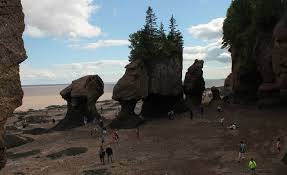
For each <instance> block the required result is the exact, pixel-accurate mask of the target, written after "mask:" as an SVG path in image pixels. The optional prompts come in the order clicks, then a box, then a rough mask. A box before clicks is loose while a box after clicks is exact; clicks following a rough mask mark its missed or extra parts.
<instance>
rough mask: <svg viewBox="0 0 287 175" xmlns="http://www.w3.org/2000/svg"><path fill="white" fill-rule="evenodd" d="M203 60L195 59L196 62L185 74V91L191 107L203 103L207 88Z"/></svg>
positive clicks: (187, 101)
mask: <svg viewBox="0 0 287 175" xmlns="http://www.w3.org/2000/svg"><path fill="white" fill-rule="evenodd" d="M203 64H204V61H203V60H197V59H196V60H195V61H194V64H193V65H192V66H190V67H189V68H188V70H187V72H186V74H185V79H184V87H183V88H184V93H185V96H186V103H187V104H188V106H189V108H191V106H193V105H201V103H202V95H203V92H204V90H205V81H204V78H203V71H202V68H203Z"/></svg>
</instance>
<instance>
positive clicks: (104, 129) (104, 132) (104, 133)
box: [102, 127, 107, 144]
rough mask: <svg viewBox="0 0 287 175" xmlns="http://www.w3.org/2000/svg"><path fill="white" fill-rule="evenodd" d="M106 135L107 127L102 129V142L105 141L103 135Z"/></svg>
mask: <svg viewBox="0 0 287 175" xmlns="http://www.w3.org/2000/svg"><path fill="white" fill-rule="evenodd" d="M106 135H107V128H106V127H104V128H103V129H102V144H103V143H104V142H105V136H106Z"/></svg>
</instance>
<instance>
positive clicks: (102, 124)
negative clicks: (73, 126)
mask: <svg viewBox="0 0 287 175" xmlns="http://www.w3.org/2000/svg"><path fill="white" fill-rule="evenodd" d="M99 126H100V128H103V127H104V121H103V120H102V119H100V122H99Z"/></svg>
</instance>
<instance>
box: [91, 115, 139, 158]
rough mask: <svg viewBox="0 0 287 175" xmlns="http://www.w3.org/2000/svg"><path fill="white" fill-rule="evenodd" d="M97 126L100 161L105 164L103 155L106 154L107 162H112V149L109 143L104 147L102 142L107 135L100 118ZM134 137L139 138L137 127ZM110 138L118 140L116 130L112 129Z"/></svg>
mask: <svg viewBox="0 0 287 175" xmlns="http://www.w3.org/2000/svg"><path fill="white" fill-rule="evenodd" d="M99 127H100V133H101V146H100V149H99V157H100V161H101V163H102V164H105V156H106V155H107V160H108V163H109V162H113V149H112V148H111V146H110V145H108V146H107V147H106V149H105V148H104V144H105V142H106V140H105V138H106V136H107V135H108V133H107V128H106V127H104V122H103V120H102V119H100V120H99ZM97 131H98V129H97V128H95V131H93V130H92V131H91V135H93V132H97ZM136 137H137V139H139V138H140V129H139V127H137V128H136ZM112 139H113V143H118V142H119V139H120V137H119V133H118V130H112Z"/></svg>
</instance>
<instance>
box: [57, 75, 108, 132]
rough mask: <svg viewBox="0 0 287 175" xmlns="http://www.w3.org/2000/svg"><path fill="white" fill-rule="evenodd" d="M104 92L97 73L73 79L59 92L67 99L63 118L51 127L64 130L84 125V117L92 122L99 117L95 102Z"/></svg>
mask: <svg viewBox="0 0 287 175" xmlns="http://www.w3.org/2000/svg"><path fill="white" fill-rule="evenodd" d="M103 93H104V83H103V81H102V79H101V78H100V77H99V76H98V75H87V76H84V77H82V78H79V79H77V80H74V81H73V82H72V84H71V85H69V86H68V87H66V88H65V89H63V90H62V91H61V92H60V94H61V96H62V97H63V98H64V99H65V100H66V101H67V106H68V111H67V114H66V116H65V118H64V119H63V120H62V121H60V122H59V123H58V124H57V125H56V126H55V127H54V128H53V129H54V130H66V129H71V128H74V127H78V126H82V125H84V119H85V118H86V120H87V122H92V121H94V119H99V118H100V115H99V114H98V112H97V109H96V106H95V105H96V102H97V100H98V99H99V98H100V96H101V95H103Z"/></svg>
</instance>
